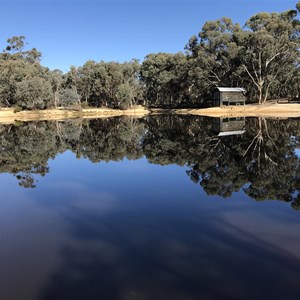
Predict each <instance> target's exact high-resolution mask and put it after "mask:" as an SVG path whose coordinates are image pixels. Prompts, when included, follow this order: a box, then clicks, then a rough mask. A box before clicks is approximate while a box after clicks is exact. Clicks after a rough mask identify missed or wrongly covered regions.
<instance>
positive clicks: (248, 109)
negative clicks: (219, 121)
mask: <svg viewBox="0 0 300 300" xmlns="http://www.w3.org/2000/svg"><path fill="white" fill-rule="evenodd" d="M176 113H177V114H192V115H198V116H209V117H241V116H243V117H273V118H295V117H300V104H298V103H287V104H278V103H272V104H269V103H268V104H264V105H257V104H249V105H245V106H230V107H211V108H203V109H178V110H176Z"/></svg>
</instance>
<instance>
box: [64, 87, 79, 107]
mask: <svg viewBox="0 0 300 300" xmlns="http://www.w3.org/2000/svg"><path fill="white" fill-rule="evenodd" d="M79 102H80V96H79V95H78V93H77V92H76V90H74V89H64V90H62V92H61V94H60V104H61V105H62V106H66V107H70V106H73V105H75V104H79Z"/></svg>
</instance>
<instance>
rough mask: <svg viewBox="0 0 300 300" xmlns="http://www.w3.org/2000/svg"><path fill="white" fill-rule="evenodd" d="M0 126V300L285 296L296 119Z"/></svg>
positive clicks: (296, 267) (294, 226)
mask: <svg viewBox="0 0 300 300" xmlns="http://www.w3.org/2000/svg"><path fill="white" fill-rule="evenodd" d="M0 131H1V150H0V170H1V175H0V188H1V202H0V244H1V247H0V266H1V268H0V299H1V300H69V299H72V300H77V299H80V300H81V299H105V300H106V299H107V300H119V299H120V300H128V299H132V300H135V299H140V300H148V299H149V300H150V299H151V300H152V299H156V300H160V299H161V300H168V299H172V300H179V299H180V300H192V299H209V300H210V299H230V300H232V299H251V300H253V299H287V300H289V299H299V297H300V285H299V277H300V212H299V211H298V209H300V195H299V189H300V166H299V155H300V151H299V150H298V149H299V145H300V120H297V119H293V120H280V121H278V120H266V119H263V118H260V119H255V118H250V119H243V118H241V119H233V118H232V119H209V118H202V117H178V116H177V117H176V116H157V117H149V118H145V119H139V120H137V119H130V118H110V119H101V120H91V121H83V122H82V121H80V120H78V121H72V122H71V121H63V122H56V121H55V122H36V123H25V124H18V125H0Z"/></svg>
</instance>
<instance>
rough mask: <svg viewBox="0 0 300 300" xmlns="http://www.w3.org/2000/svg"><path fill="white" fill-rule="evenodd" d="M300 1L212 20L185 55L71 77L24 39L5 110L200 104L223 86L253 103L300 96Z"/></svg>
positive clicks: (2, 65) (105, 65)
mask: <svg viewBox="0 0 300 300" xmlns="http://www.w3.org/2000/svg"><path fill="white" fill-rule="evenodd" d="M299 12H300V2H298V3H297V5H296V7H295V9H291V10H288V11H285V12H282V13H258V14H256V15H254V16H252V17H251V18H250V19H249V20H248V21H247V22H246V24H245V26H244V27H241V26H240V25H239V24H234V23H233V22H232V20H231V19H230V18H226V17H224V18H222V19H219V20H216V21H208V22H206V23H205V24H204V26H203V27H202V29H201V31H200V32H199V34H198V35H197V36H192V37H191V38H190V39H189V41H188V43H187V45H186V46H185V48H184V49H185V51H184V52H178V53H176V54H171V53H156V54H148V55H147V56H146V57H145V59H144V61H143V62H142V63H140V62H139V61H138V60H135V59H133V60H131V61H129V62H124V63H119V62H103V61H100V62H95V61H93V60H90V61H87V62H86V63H85V64H84V65H83V66H80V67H74V66H71V67H70V70H69V71H68V72H67V73H63V72H62V71H60V70H50V69H49V68H46V67H43V66H42V65H41V64H40V60H41V57H42V54H41V52H40V51H38V50H37V49H35V48H32V49H29V50H28V49H27V43H26V39H25V37H24V36H14V37H12V38H9V39H8V40H7V46H6V47H5V49H4V50H3V52H1V53H0V105H1V106H2V107H19V108H20V109H45V108H57V107H73V108H81V107H85V106H90V107H110V108H121V109H126V108H130V107H132V106H134V105H137V104H142V105H145V106H148V107H165V108H169V107H171V108H173V107H201V106H209V105H210V104H211V103H210V101H211V91H212V89H213V88H214V87H217V86H228V87H244V88H245V89H246V90H247V98H248V101H250V102H258V103H260V104H261V103H264V102H266V101H267V100H268V99H276V98H281V97H291V98H298V97H299V91H300V87H299V50H298V49H299V48H300V21H299V18H298V16H299Z"/></svg>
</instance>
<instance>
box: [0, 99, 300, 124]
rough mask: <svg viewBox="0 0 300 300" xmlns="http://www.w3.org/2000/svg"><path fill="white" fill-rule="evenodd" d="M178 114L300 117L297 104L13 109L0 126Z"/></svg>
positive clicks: (0, 113)
mask: <svg viewBox="0 0 300 300" xmlns="http://www.w3.org/2000/svg"><path fill="white" fill-rule="evenodd" d="M163 113H171V114H179V115H197V116H207V117H268V118H296V117H300V104H298V103H285V104H278V103H267V104H263V105H258V104H248V105H245V106H229V107H211V108H201V109H195V108H190V109H189V108H182V109H181V108H179V109H147V108H144V107H142V106H138V107H135V108H132V109H127V110H120V109H110V108H84V109H82V110H79V111H77V110H69V109H45V110H33V111H26V110H24V111H20V112H14V109H13V108H2V109H0V124H5V123H15V122H18V121H20V122H29V121H46V120H65V119H74V118H82V119H92V118H108V117H117V116H130V117H137V118H141V117H144V116H146V115H153V114H163Z"/></svg>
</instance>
